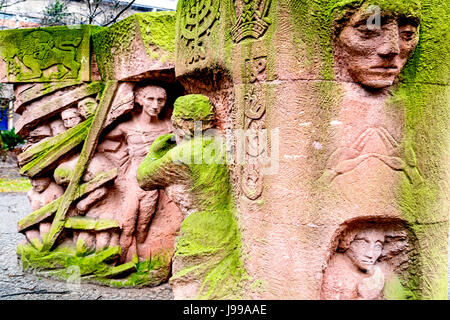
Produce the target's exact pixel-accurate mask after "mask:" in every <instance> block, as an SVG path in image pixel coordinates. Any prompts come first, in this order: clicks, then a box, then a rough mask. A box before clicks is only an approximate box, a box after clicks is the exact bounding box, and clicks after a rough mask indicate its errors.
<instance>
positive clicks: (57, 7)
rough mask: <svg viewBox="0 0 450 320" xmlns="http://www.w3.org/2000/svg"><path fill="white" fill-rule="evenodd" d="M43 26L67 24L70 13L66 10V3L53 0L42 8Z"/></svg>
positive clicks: (60, 0) (61, 0)
mask: <svg viewBox="0 0 450 320" xmlns="http://www.w3.org/2000/svg"><path fill="white" fill-rule="evenodd" d="M43 14H44V18H43V19H42V20H41V24H42V25H43V26H61V25H66V24H67V18H68V17H69V16H70V13H69V12H68V11H67V3H66V2H65V1H63V0H55V1H53V2H51V3H49V4H48V5H47V7H45V9H44V12H43Z"/></svg>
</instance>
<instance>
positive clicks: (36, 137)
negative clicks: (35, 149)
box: [22, 124, 52, 151]
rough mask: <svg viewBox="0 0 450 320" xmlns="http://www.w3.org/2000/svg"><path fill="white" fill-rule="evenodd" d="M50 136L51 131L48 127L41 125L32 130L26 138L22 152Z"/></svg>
mask: <svg viewBox="0 0 450 320" xmlns="http://www.w3.org/2000/svg"><path fill="white" fill-rule="evenodd" d="M51 136H52V132H51V129H50V127H49V126H48V125H46V124H43V125H40V126H38V127H37V128H35V129H34V130H32V131H31V132H30V133H29V134H28V137H27V142H26V143H25V145H24V146H23V148H22V151H26V150H28V149H29V148H30V147H31V146H33V145H35V144H37V143H40V142H43V141H45V140H47V139H48V138H50V137H51Z"/></svg>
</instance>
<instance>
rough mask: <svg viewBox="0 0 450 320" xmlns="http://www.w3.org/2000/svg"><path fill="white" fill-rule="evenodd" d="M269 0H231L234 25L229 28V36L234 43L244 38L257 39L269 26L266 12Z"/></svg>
mask: <svg viewBox="0 0 450 320" xmlns="http://www.w3.org/2000/svg"><path fill="white" fill-rule="evenodd" d="M271 2H272V1H271V0H258V1H253V0H232V1H231V5H232V7H233V8H234V9H235V16H234V18H235V21H234V23H235V24H234V26H233V27H232V28H231V37H232V39H233V41H234V42H235V43H239V42H241V41H242V40H244V39H246V38H253V39H259V38H260V37H262V36H263V35H264V33H265V32H266V30H267V29H268V28H269V26H270V24H271V21H270V19H269V18H268V13H269V9H270V5H271Z"/></svg>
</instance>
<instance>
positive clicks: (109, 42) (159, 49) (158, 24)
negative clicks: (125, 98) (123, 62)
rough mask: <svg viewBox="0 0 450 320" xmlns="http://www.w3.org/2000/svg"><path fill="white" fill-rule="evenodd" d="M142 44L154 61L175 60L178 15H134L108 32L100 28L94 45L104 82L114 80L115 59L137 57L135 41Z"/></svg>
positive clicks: (106, 29)
mask: <svg viewBox="0 0 450 320" xmlns="http://www.w3.org/2000/svg"><path fill="white" fill-rule="evenodd" d="M134 40H137V41H140V40H142V42H143V45H144V46H145V49H146V52H147V54H148V55H149V57H150V58H152V59H161V61H162V62H167V61H170V60H172V59H173V53H174V46H175V44H174V41H175V13H174V12H148V13H138V14H134V15H131V16H129V17H127V18H125V19H123V20H120V21H119V22H117V23H115V24H113V25H112V26H110V27H108V28H99V29H97V30H96V31H95V33H94V34H93V36H92V42H93V46H94V51H95V54H96V59H97V63H98V67H99V70H100V74H101V75H102V78H103V79H115V70H114V68H115V64H114V61H115V57H116V56H129V55H132V54H134V52H132V50H135V49H136V48H135V46H134V45H133V41H134Z"/></svg>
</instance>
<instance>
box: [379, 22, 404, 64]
mask: <svg viewBox="0 0 450 320" xmlns="http://www.w3.org/2000/svg"><path fill="white" fill-rule="evenodd" d="M396 29H397V28H396ZM377 53H378V55H379V56H381V57H385V58H392V57H394V56H396V55H398V54H399V53H400V45H399V36H398V30H389V31H387V35H386V37H385V38H384V41H383V44H382V45H381V46H379V47H378V49H377Z"/></svg>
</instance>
